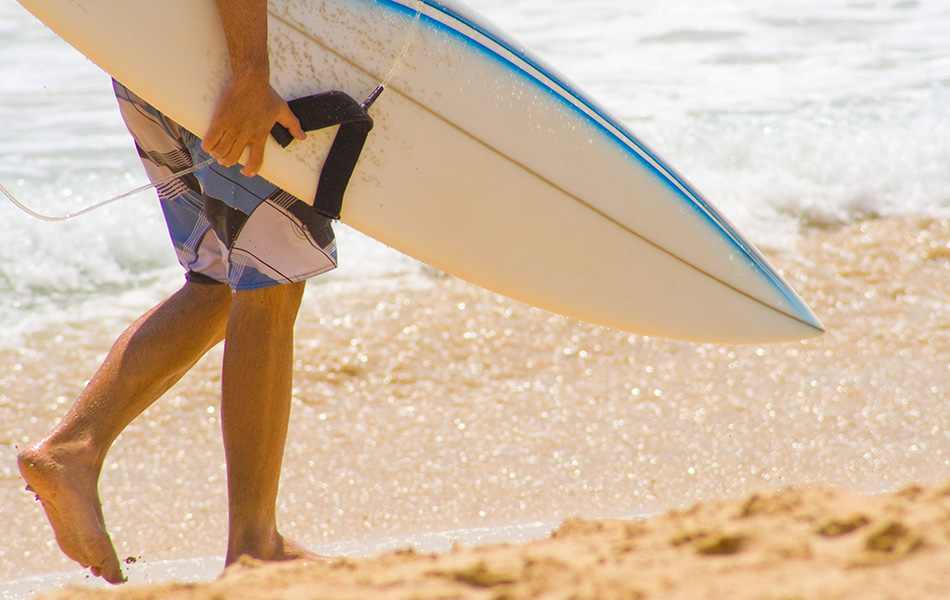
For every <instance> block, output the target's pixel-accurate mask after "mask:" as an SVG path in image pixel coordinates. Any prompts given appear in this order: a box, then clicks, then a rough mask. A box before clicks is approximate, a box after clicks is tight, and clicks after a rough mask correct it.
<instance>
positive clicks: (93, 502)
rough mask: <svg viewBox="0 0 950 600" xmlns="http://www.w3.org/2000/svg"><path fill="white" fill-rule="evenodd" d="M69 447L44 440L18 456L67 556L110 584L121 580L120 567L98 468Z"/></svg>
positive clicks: (21, 470) (29, 483)
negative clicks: (50, 444)
mask: <svg viewBox="0 0 950 600" xmlns="http://www.w3.org/2000/svg"><path fill="white" fill-rule="evenodd" d="M75 454H78V453H77V452H72V451H70V450H67V449H60V450H59V451H55V450H51V449H49V448H47V447H46V440H41V441H39V442H37V443H35V444H33V445H32V446H30V447H29V448H27V449H26V450H24V451H23V452H21V453H20V454H19V456H17V465H18V466H19V468H20V474H21V475H22V476H23V479H25V480H26V483H27V486H26V489H27V490H29V491H32V492H33V493H35V494H36V498H37V499H38V500H39V501H40V502H42V504H43V509H44V510H45V511H46V518H47V519H49V523H50V525H52V527H53V533H54V534H55V536H56V541H57V542H58V543H59V547H60V548H61V549H62V550H63V552H64V553H65V554H66V556H68V557H69V558H71V559H73V560H75V561H76V562H78V563H79V564H81V565H82V566H83V567H88V568H89V569H90V570H91V571H92V574H93V575H95V576H97V577H103V578H104V579H105V580H106V581H108V582H110V583H122V582H124V581H125V577H123V576H122V569H121V568H120V567H119V559H118V557H117V556H116V553H115V548H114V547H113V545H112V538H110V537H109V533H108V532H107V531H106V524H105V520H104V519H103V517H102V506H101V504H100V502H99V490H98V479H99V477H98V470H97V469H95V468H93V467H90V466H88V465H85V464H83V462H82V461H79V460H70V455H75Z"/></svg>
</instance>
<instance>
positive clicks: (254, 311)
mask: <svg viewBox="0 0 950 600" xmlns="http://www.w3.org/2000/svg"><path fill="white" fill-rule="evenodd" d="M303 290H304V282H299V283H292V284H284V285H277V286H271V287H265V288H261V289H255V290H245V291H236V292H235V293H234V298H233V300H232V304H231V316H230V319H229V320H228V330H227V336H226V341H225V346H224V373H223V377H222V402H221V426H222V430H223V433H224V449H225V457H226V459H227V466H228V503H229V538H228V552H227V557H226V559H225V562H226V564H231V563H233V562H234V561H236V560H237V559H238V557H239V556H241V555H242V554H247V555H249V556H252V557H254V558H259V559H262V560H283V559H291V558H303V557H315V555H312V554H309V553H308V552H306V551H305V550H303V549H302V548H300V547H299V546H297V545H296V544H294V543H292V542H290V541H289V540H285V539H284V538H283V537H282V536H281V535H280V534H279V533H278V532H277V516H276V509H277V507H276V504H277V487H278V482H279V479H280V468H281V461H282V460H283V453H284V443H285V442H286V439H287V424H288V419H289V416H290V399H291V393H292V389H291V388H292V376H293V351H294V349H293V345H294V337H293V328H294V321H295V320H296V317H297V311H298V309H299V308H300V300H301V297H302V296H303Z"/></svg>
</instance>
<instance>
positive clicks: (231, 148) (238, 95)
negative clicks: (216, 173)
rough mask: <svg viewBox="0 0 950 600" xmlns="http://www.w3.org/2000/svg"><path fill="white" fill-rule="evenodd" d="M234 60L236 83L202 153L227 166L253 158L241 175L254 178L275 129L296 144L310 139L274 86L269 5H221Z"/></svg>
mask: <svg viewBox="0 0 950 600" xmlns="http://www.w3.org/2000/svg"><path fill="white" fill-rule="evenodd" d="M216 2H217V5H218V12H219V13H220V15H221V23H222V25H223V26H224V34H225V37H226V39H227V43H228V56H229V57H230V60H231V79H230V80H229V81H228V85H227V87H226V88H225V90H224V93H223V94H222V96H221V99H220V100H219V101H218V107H217V109H216V110H215V113H214V117H213V118H212V121H211V126H210V127H209V128H208V131H207V133H206V134H205V136H204V138H203V141H202V144H201V147H202V148H203V149H204V150H205V151H206V152H208V153H209V154H211V156H213V157H214V158H216V159H218V162H220V163H221V164H223V165H225V166H231V165H234V164H236V163H237V162H238V161H239V160H240V159H241V155H242V154H244V150H245V148H247V149H249V150H250V155H249V157H248V160H247V162H246V163H245V165H244V168H243V169H241V172H242V173H244V174H245V175H247V176H248V177H253V176H254V175H256V174H257V172H258V171H259V170H260V168H261V165H262V164H263V162H264V144H265V142H266V141H267V136H268V135H269V134H270V130H271V128H272V127H273V126H274V123H280V124H281V125H283V126H284V127H286V128H287V129H288V130H289V131H290V133H292V134H293V136H294V137H295V138H297V139H300V140H302V139H304V138H305V137H306V134H305V133H304V131H303V130H302V129H301V128H300V122H299V121H298V120H297V117H295V116H294V114H293V112H291V110H290V107H288V106H287V102H285V101H284V99H283V98H281V97H280V95H279V94H278V93H277V92H276V91H275V90H274V88H272V87H271V85H270V61H269V59H268V55H267V0H216Z"/></svg>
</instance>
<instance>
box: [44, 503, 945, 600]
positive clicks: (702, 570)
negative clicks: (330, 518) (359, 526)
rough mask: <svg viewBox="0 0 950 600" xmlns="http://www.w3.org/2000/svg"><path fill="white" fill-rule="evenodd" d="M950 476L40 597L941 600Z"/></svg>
mask: <svg viewBox="0 0 950 600" xmlns="http://www.w3.org/2000/svg"><path fill="white" fill-rule="evenodd" d="M948 574H950V484H947V485H943V486H934V487H929V488H923V487H912V488H908V489H906V490H904V491H902V492H899V493H896V494H888V495H878V496H858V495H855V494H851V493H845V492H840V491H833V490H830V489H827V488H821V487H809V488H802V489H785V490H780V491H777V492H763V493H758V494H753V495H751V496H749V497H746V498H744V499H741V500H728V501H714V502H707V503H703V504H698V505H696V506H695V507H693V508H690V509H687V510H678V511H671V512H668V513H666V514H663V515H661V516H657V517H654V518H652V519H649V520H645V521H629V520H627V521H625V520H597V521H585V520H580V519H573V520H568V521H566V522H565V523H564V524H563V525H562V526H561V527H560V528H559V529H558V530H556V531H555V532H554V533H553V534H552V535H551V536H550V537H549V538H547V539H544V540H539V541H535V542H530V543H527V544H523V545H507V544H503V545H494V546H485V547H482V548H476V549H468V548H461V547H456V548H455V549H453V550H452V551H451V552H448V553H444V554H438V555H437V554H419V553H416V552H413V551H408V550H407V551H403V552H395V553H391V554H386V555H382V556H379V557H374V558H365V559H359V560H349V559H342V560H340V561H339V562H336V563H334V564H330V565H319V564H305V563H285V564H265V563H260V562H255V561H251V560H246V561H244V562H240V563H238V564H236V565H233V566H232V567H230V568H228V569H227V570H226V571H225V573H224V574H223V576H222V577H221V578H219V579H218V580H216V581H214V582H210V583H205V584H189V585H185V584H155V585H126V586H123V587H119V588H116V589H112V590H106V591H102V590H98V591H92V590H86V589H79V588H68V589H65V590H61V591H58V592H53V593H49V594H45V595H43V596H41V598H42V599H43V600H54V599H56V600H82V599H97V600H107V599H119V598H121V599H124V600H146V599H161V600H220V599H225V598H227V599H229V600H243V599H247V600H266V599H277V598H280V599H287V600H315V599H318V598H321V599H322V598H334V599H346V598H366V599H389V598H392V599H397V598H398V599H409V598H414V599H424V598H425V599H436V598H441V599H449V598H457V599H472V600H475V599H479V600H481V599H485V600H487V599H492V600H503V599H507V600H516V599H522V598H523V599H527V598H546V599H547V598H550V599H555V598H563V599H569V598H570V599H576V600H581V599H585V600H586V599H589V600H621V599H623V600H640V599H643V600H645V599H648V598H664V599H673V598H682V599H689V600H696V599H700V598H701V599H705V600H714V599H719V598H722V599H728V600H744V599H748V600H806V599H807V600H826V599H827V600H832V599H833V600H846V599H852V598H853V599H861V600H869V599H881V600H885V599H894V600H898V599H900V600H908V599H916V598H933V599H935V600H936V599H945V598H948V597H950V576H948Z"/></svg>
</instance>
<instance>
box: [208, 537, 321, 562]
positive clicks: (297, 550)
mask: <svg viewBox="0 0 950 600" xmlns="http://www.w3.org/2000/svg"><path fill="white" fill-rule="evenodd" d="M242 556H247V557H250V558H254V559H257V560H262V561H285V560H308V561H313V562H321V563H329V562H333V559H332V558H331V557H329V556H323V555H321V554H317V553H315V552H311V551H310V550H307V549H306V548H304V547H303V546H301V545H300V544H298V543H297V542H295V541H293V540H289V539H287V538H285V537H284V536H282V535H281V534H279V533H276V532H275V533H274V536H273V537H272V538H271V540H270V541H269V543H267V544H264V545H263V546H258V547H256V548H253V547H251V546H244V547H243V548H241V549H236V550H229V551H228V556H227V558H226V559H225V566H228V565H231V564H233V563H235V562H237V561H238V560H239V559H240V558H241V557H242Z"/></svg>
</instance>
